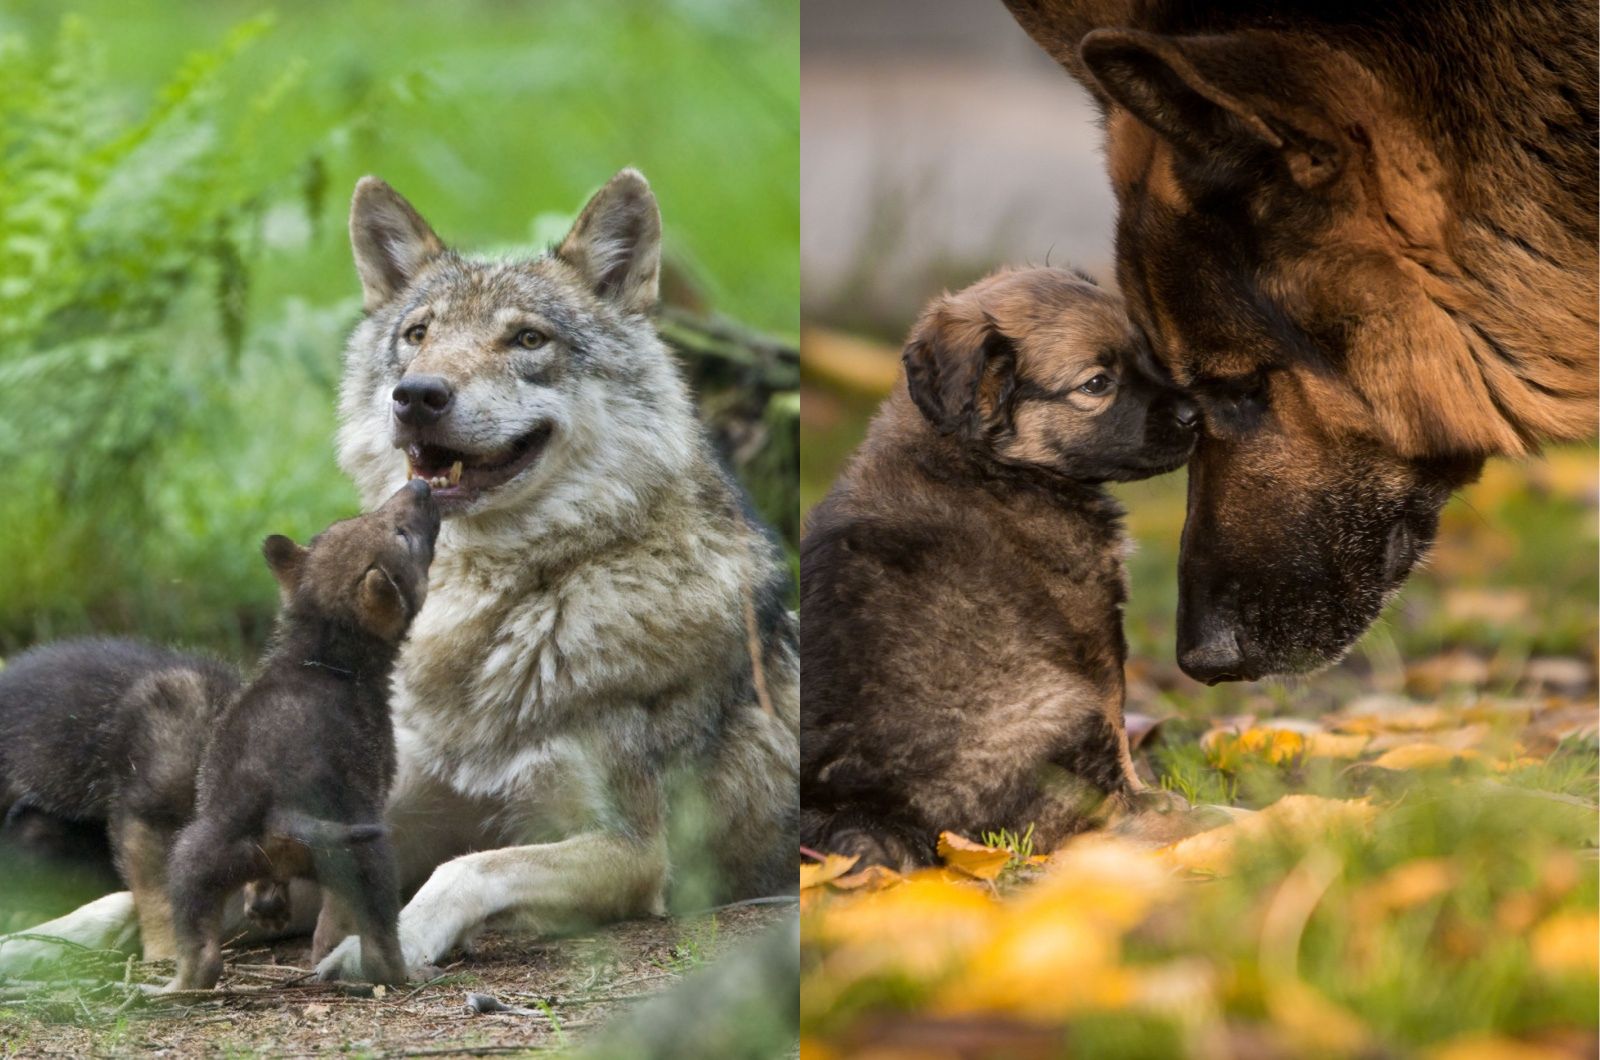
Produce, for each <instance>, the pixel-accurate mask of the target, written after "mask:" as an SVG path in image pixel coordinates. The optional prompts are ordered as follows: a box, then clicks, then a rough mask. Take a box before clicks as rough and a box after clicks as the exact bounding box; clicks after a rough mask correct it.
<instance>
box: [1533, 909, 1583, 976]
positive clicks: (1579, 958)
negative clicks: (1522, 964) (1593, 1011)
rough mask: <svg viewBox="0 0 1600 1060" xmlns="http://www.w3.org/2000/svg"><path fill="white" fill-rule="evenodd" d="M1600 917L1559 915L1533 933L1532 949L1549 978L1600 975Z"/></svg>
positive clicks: (1537, 964) (1571, 914) (1536, 963)
mask: <svg viewBox="0 0 1600 1060" xmlns="http://www.w3.org/2000/svg"><path fill="white" fill-rule="evenodd" d="M1597 947H1600V914H1595V913H1591V912H1567V913H1557V914H1555V915H1554V916H1552V917H1550V918H1549V919H1548V920H1546V921H1545V922H1544V923H1542V924H1540V925H1539V926H1538V927H1536V928H1534V929H1533V934H1532V935H1531V936H1530V937H1529V938H1528V948H1529V950H1531V951H1532V953H1533V963H1534V964H1535V965H1536V966H1537V967H1538V968H1539V970H1540V971H1542V972H1544V973H1546V974H1547V975H1587V976H1594V975H1600V948H1597Z"/></svg>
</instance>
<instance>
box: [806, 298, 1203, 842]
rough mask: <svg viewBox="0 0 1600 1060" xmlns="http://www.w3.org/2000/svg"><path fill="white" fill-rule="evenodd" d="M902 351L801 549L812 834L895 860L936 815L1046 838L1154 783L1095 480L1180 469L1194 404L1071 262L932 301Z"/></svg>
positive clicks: (1111, 540) (1118, 553) (1110, 525)
mask: <svg viewBox="0 0 1600 1060" xmlns="http://www.w3.org/2000/svg"><path fill="white" fill-rule="evenodd" d="M905 366H906V379H905V382H904V383H903V384H902V385H901V386H900V387H899V388H898V389H897V390H896V391H895V393H894V394H893V395H892V396H891V397H890V398H889V399H888V400H887V401H886V402H885V403H884V406H883V408H882V409H881V410H880V412H879V413H878V416H877V417H876V419H874V421H873V423H872V427H871V429H870V430H869V432H868V435H867V440H866V441H865V442H864V443H863V444H862V446H861V448H860V449H859V450H858V451H857V453H856V455H855V457H854V458H853V459H852V460H851V462H850V464H849V466H848V467H847V469H846V470H845V472H844V473H843V474H842V475H841V476H840V478H839V480H838V482H837V483H836V484H835V486H834V488H833V490H832V491H831V492H830V493H829V495H828V497H827V498H826V499H825V500H824V501H823V502H822V503H821V504H820V505H818V506H817V508H816V509H815V511H814V512H813V513H812V515H811V518H810V523H809V526H808V527H807V533H806V537H805V539H804V541H803V543H802V552H801V555H802V568H801V570H802V574H801V584H802V586H803V597H802V605H801V624H802V636H801V645H802V658H803V660H804V671H805V684H804V687H803V690H802V714H801V717H802V730H801V749H802V751H801V785H802V787H801V802H802V805H803V806H804V810H803V815H802V818H801V820H802V838H803V840H804V842H805V843H806V845H808V846H810V847H812V848H813V849H818V850H832V851H839V852H842V853H847V854H856V855H860V856H862V858H863V859H864V863H873V862H876V863H883V864H889V865H892V866H895V867H899V868H906V867H909V866H912V865H915V864H925V863H929V862H931V861H933V859H934V844H935V839H936V837H937V836H938V833H939V832H940V830H942V829H953V830H956V831H958V832H962V833H965V834H967V835H981V834H982V833H983V832H984V831H988V830H997V829H1000V828H1011V829H1015V830H1016V831H1018V832H1019V833H1020V832H1022V831H1023V830H1024V829H1026V828H1027V827H1028V826H1030V825H1031V826H1033V827H1034V829H1035V836H1036V839H1037V842H1038V843H1039V844H1040V846H1041V849H1050V848H1051V847H1053V846H1054V845H1055V844H1057V843H1059V842H1060V840H1061V839H1062V838H1064V837H1065V836H1067V835H1069V834H1071V833H1072V832H1074V831H1077V830H1079V829H1081V828H1083V827H1085V826H1086V825H1087V824H1088V823H1089V822H1090V821H1091V820H1092V819H1093V812H1094V811H1095V809H1096V808H1097V807H1098V806H1099V804H1101V803H1103V802H1104V801H1105V800H1106V799H1107V798H1108V797H1110V798H1112V799H1114V800H1115V801H1116V802H1119V803H1123V804H1126V803H1127V802H1129V801H1130V800H1131V798H1132V796H1133V795H1134V794H1135V793H1136V792H1138V791H1139V790H1140V788H1141V787H1142V785H1141V783H1140V782H1139V780H1138V778H1137V777H1136V776H1135V775H1134V772H1133V767H1132V762H1131V760H1130V758H1129V755H1128V743H1127V737H1126V734H1125V730H1124V728H1123V718H1122V698H1123V678H1122V664H1123V658H1124V655H1125V654H1126V646H1125V643H1124V641H1123V636H1122V604H1123V600H1124V598H1125V585H1124V577H1123V572H1122V554H1123V551H1124V547H1125V545H1124V540H1123V537H1122V533H1121V525H1120V517H1121V511H1120V509H1119V508H1118V507H1117V505H1116V503H1115V502H1114V501H1113V500H1112V499H1111V497H1110V496H1109V495H1108V494H1107V493H1106V492H1105V491H1104V489H1102V488H1101V485H1100V484H1101V483H1103V482H1105V481H1108V480H1129V479H1137V478H1145V477H1148V476H1150V475H1155V474H1160V473H1161V472H1164V471H1169V470H1171V469H1173V468H1176V467H1178V466H1179V465H1181V464H1182V463H1183V461H1184V460H1185V459H1186V458H1187V457H1188V455H1189V450H1190V448H1191V446H1192V445H1193V442H1194V431H1193V426H1194V424H1195V422H1196V419H1197V417H1198V411H1197V410H1196V409H1195V408H1194V407H1193V406H1192V405H1191V404H1189V403H1188V401H1187V399H1186V398H1184V397H1182V396H1181V395H1180V394H1179V393H1178V392H1177V391H1175V390H1173V389H1171V388H1170V387H1169V386H1167V385H1165V384H1164V383H1162V382H1161V381H1159V380H1158V379H1157V378H1155V377H1153V376H1152V375H1150V374H1148V373H1147V371H1146V370H1145V369H1144V368H1142V367H1141V366H1140V350H1139V345H1138V341H1137V339H1136V337H1135V335H1134V333H1133V331H1132V329H1131V327H1130V325H1129V324H1128V322H1127V319H1126V317H1125V316H1124V314H1123V312H1122V308H1121V304H1120V302H1119V300H1118V299H1117V298H1116V297H1115V296H1113V295H1111V294H1108V293H1106V292H1104V291H1101V290H1099V289H1098V288H1096V287H1094V286H1093V285H1091V284H1089V283H1087V282H1085V281H1083V280H1082V279H1080V278H1078V277H1077V276H1075V275H1073V274H1071V273H1067V272H1063V271H1060V270H1055V269H1037V270H1027V271H1020V272H1008V273H1002V274H1000V275H998V276H995V277H991V278H990V279H988V280H985V281H983V282H982V283H979V284H977V285H976V286H974V287H972V288H970V289H968V290H966V291H963V292H961V293H960V294H957V295H953V296H947V297H945V298H943V299H941V300H940V301H938V302H936V303H934V305H933V306H932V307H931V308H930V309H929V310H928V311H927V312H926V313H925V314H924V315H923V317H922V320H921V321H920V322H919V323H918V324H917V326H916V328H915V330H914V331H913V333H912V337H911V341H910V343H909V344H908V345H907V347H906V351H905Z"/></svg>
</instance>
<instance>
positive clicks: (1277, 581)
mask: <svg viewBox="0 0 1600 1060" xmlns="http://www.w3.org/2000/svg"><path fill="white" fill-rule="evenodd" d="M1006 3H1007V6H1008V7H1009V8H1010V10H1011V11H1012V13H1013V14H1014V15H1015V17H1016V19H1017V21H1018V22H1019V23H1020V24H1021V25H1022V27H1023V28H1024V29H1025V30H1026V31H1027V32H1028V33H1029V34H1031V35H1032V36H1033V38H1034V39H1035V40H1036V41H1037V42H1038V43H1039V44H1040V45H1042V46H1043V47H1044V48H1045V50H1046V51H1047V52H1049V53H1050V54H1051V55H1052V56H1054V57H1055V58H1056V59H1057V60H1059V61H1060V62H1061V63H1063V64H1064V65H1065V66H1066V68H1067V69H1068V71H1070V72H1071V73H1072V74H1073V76H1074V77H1076V78H1077V79H1078V80H1079V81H1081V82H1082V83H1083V84H1084V85H1085V86H1086V87H1087V88H1088V89H1089V90H1090V91H1091V92H1092V93H1093V94H1094V96H1095V98H1096V99H1097V100H1098V102H1099V104H1100V107H1101V110H1102V112H1103V114H1104V119H1105V143H1106V156H1107V168H1108V171H1109V173H1110V177H1111V183H1112V185H1113V188H1114V189H1115V192H1116V196H1117V200H1118V204H1119V211H1118V218H1117V272H1118V279H1119V282H1120V285H1121V287H1122V290H1123V292H1124V295H1125V297H1126V298H1127V300H1128V310H1129V313H1130V315H1131V316H1132V318H1133V320H1134V321H1135V323H1136V324H1137V325H1138V326H1139V327H1140V329H1141V330H1142V331H1143V332H1144V333H1145V335H1146V336H1147V337H1148V339H1149V341H1150V343H1151V344H1152V346H1153V347H1154V349H1155V350H1156V352H1157V354H1158V355H1159V356H1160V357H1162V358H1163V360H1164V361H1165V362H1166V364H1167V366H1168V368H1169V369H1170V371H1171V373H1172V374H1173V376H1174V377H1175V378H1176V380H1177V381H1178V382H1179V383H1180V384H1181V385H1183V386H1185V387H1187V388H1189V389H1190V390H1191V391H1192V392H1193V393H1194V394H1195V395H1196V396H1197V398H1198V400H1199V402H1200V405H1201V408H1202V409H1203V410H1204V416H1205V430H1204V433H1203V435H1202V438H1201V441H1200V443H1199V446H1198V448H1197V450H1196V453H1195V457H1194V460H1193V462H1192V463H1191V464H1190V470H1189V482H1190V488H1189V512H1188V522H1187V525H1186V528H1185V531H1184V539H1183V549H1182V558H1181V561H1180V569H1179V579H1180V586H1181V589H1180V602H1179V609H1178V657H1179V661H1180V664H1181V665H1182V666H1183V668H1184V670H1186V671H1187V672H1188V673H1189V674H1191V675H1192V676H1194V677H1196V678H1199V679H1201V680H1205V681H1208V682H1216V681H1223V680H1249V679H1255V678H1258V677H1261V676H1264V675H1267V674H1271V673H1285V672H1300V671H1305V670H1309V669H1313V668H1315V667H1317V666H1320V665H1323V664H1326V663H1328V662H1330V661H1332V660H1333V659H1336V658H1337V657H1338V656H1340V655H1341V654H1342V653H1343V652H1344V651H1345V650H1346V649H1347V648H1348V647H1349V645H1350V644H1351V643H1353V642H1354V640H1355V639H1356V637H1358V636H1359V635H1360V634H1361V632H1362V631H1363V630H1365V629H1366V627H1367V626H1368V625H1369V624H1370V623H1371V622H1372V620H1373V619H1374V617H1375V616H1376V615H1377V614H1378V612H1379V611H1380V609H1381V608H1382V607H1383V605H1384V604H1385V602H1386V601H1387V600H1388V599H1389V598H1390V597H1391V596H1392V595H1393V594H1394V593H1395V592H1396V591H1397V590H1398V588H1399V587H1400V585H1401V584H1402V583H1403V582H1404V581H1405V579H1406V577H1407V576H1408V574H1409V572H1410V571H1411V570H1412V568H1413V567H1414V566H1415V564H1416V563H1417V561H1418V559H1419V558H1420V557H1421V556H1423V555H1424V553H1425V552H1426V550H1427V548H1428V546H1429V545H1430V544H1431V542H1432V539H1433V536H1434V534H1435V532H1436V529H1437V519H1438V514H1439V511H1440V509H1441V507H1442V506H1443V505H1444V503H1445V501H1446V500H1447V499H1448V498H1449V496H1450V494H1451V492H1452V491H1453V490H1455V489H1456V488H1458V487H1459V486H1461V485H1463V484H1465V483H1467V482H1469V481H1471V480H1472V479H1474V478H1476V476H1477V474H1478V473H1479V471H1480V469H1481V467H1482V465H1483V463H1484V461H1485V460H1486V459H1487V458H1489V457H1492V456H1517V455H1521V454H1527V453H1531V452H1535V451H1536V450H1537V449H1538V446H1539V444H1540V443H1541V442H1547V441H1558V440H1568V439H1583V438H1590V437H1593V436H1594V433H1595V423H1596V420H1595V407H1596V393H1597V383H1596V380H1597V358H1596V353H1595V350H1596V305H1597V288H1596V260H1597V259H1596V215H1597V201H1596V196H1597V192H1596V182H1595V172H1596V133H1597V123H1596V96H1597V87H1596V70H1597V61H1596V39H1597V33H1596V9H1595V5H1594V4H1593V3H1591V2H1590V0H1534V2H1530V3H1514V4H1512V3H1505V4H1458V3H1453V2H1448V0H1415V2H1409V3H1371V2H1364V0H1363V2H1354V3H1331V2H1321V0H1291V2H1273V3H1260V2H1255V0H1225V2H1218V3H1204V4H1194V3H1180V2H1176V0H1154V2H1148V3H1147V2H1139V3H1135V2H1133V0H1006Z"/></svg>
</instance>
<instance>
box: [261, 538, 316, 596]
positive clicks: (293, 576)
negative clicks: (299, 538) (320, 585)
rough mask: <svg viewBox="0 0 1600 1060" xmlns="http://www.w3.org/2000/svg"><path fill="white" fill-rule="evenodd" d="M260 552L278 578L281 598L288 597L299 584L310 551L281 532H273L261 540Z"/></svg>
mask: <svg viewBox="0 0 1600 1060" xmlns="http://www.w3.org/2000/svg"><path fill="white" fill-rule="evenodd" d="M261 554H262V555H263V556H265V557H267V566H268V567H271V568H272V576H273V577H274V578H276V579H278V588H279V589H280V590H281V591H282V593H283V598H284V599H285V600H287V599H289V597H290V596H292V595H294V590H295V586H297V585H299V584H300V574H301V572H302V571H303V570H304V569H305V565H306V557H307V556H309V555H310V554H311V553H310V552H309V551H308V550H306V549H303V548H301V547H300V546H299V545H297V544H295V543H294V542H293V541H291V540H289V539H288V538H287V537H284V536H283V535H282V534H273V535H272V536H271V537H269V538H267V539H266V540H265V541H263V542H261Z"/></svg>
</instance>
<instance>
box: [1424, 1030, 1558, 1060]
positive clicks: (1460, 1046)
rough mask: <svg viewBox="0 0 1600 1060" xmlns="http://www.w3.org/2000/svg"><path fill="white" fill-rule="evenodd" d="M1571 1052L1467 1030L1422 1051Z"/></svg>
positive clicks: (1512, 1059)
mask: <svg viewBox="0 0 1600 1060" xmlns="http://www.w3.org/2000/svg"><path fill="white" fill-rule="evenodd" d="M1571 1055H1572V1054H1571V1053H1568V1052H1567V1051H1566V1050H1563V1049H1552V1048H1550V1047H1548V1046H1544V1045H1535V1044H1533V1043H1531V1042H1519V1041H1517V1040H1516V1039H1515V1038H1507V1037H1504V1036H1503V1035H1499V1034H1467V1035H1462V1036H1461V1037H1459V1038H1451V1039H1450V1040H1449V1041H1446V1042H1441V1043H1439V1044H1438V1045H1435V1046H1434V1047H1433V1048H1431V1049H1429V1050H1428V1051H1427V1052H1426V1053H1424V1054H1423V1056H1425V1057H1426V1058H1427V1060H1567V1058H1568V1057H1570V1056H1571Z"/></svg>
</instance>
